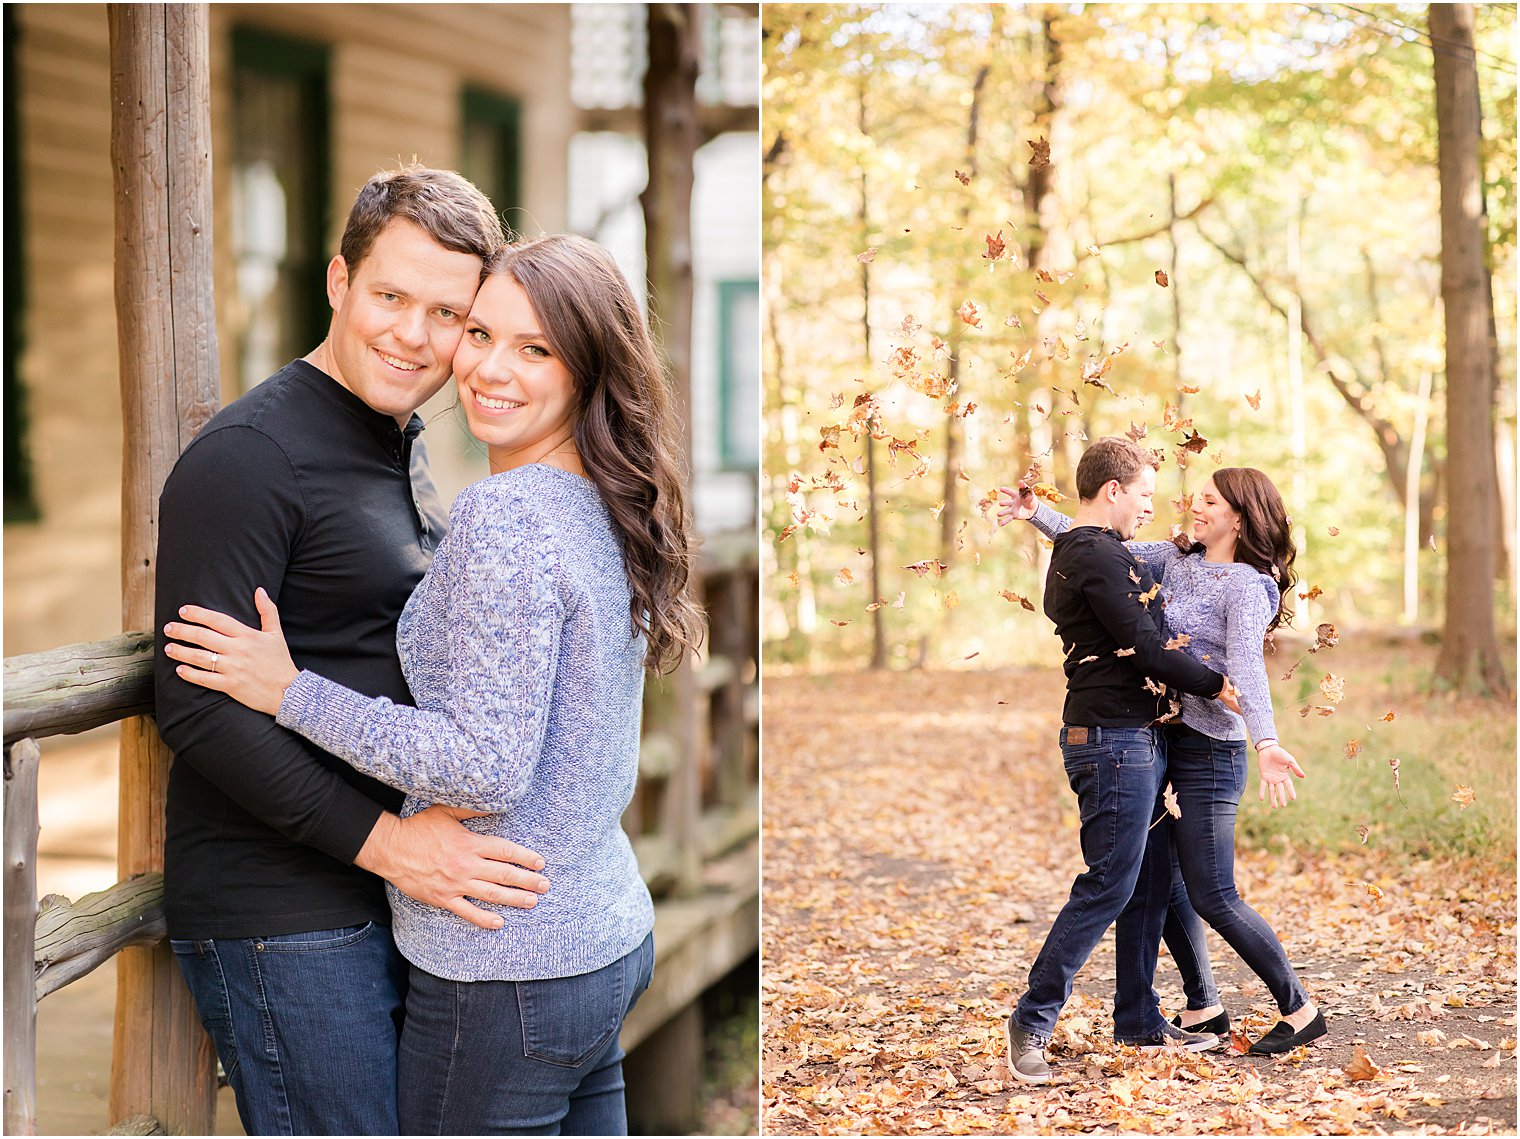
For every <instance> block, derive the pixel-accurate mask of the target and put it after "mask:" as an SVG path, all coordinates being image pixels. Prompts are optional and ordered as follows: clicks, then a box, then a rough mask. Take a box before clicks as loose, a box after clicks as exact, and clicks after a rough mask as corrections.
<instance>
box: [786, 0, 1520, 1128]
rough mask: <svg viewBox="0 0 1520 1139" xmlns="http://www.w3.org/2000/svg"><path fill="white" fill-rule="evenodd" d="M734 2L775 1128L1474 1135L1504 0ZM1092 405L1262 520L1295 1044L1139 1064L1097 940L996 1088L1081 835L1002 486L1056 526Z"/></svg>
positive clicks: (1032, 599)
mask: <svg viewBox="0 0 1520 1139" xmlns="http://www.w3.org/2000/svg"><path fill="white" fill-rule="evenodd" d="M762 20H763V28H762V35H763V43H764V50H763V54H764V66H765V79H764V112H763V123H762V131H763V134H762V139H763V146H764V147H765V163H764V167H763V187H764V188H763V202H764V208H765V219H764V225H765V229H764V233H765V266H764V286H763V287H764V289H765V300H766V308H765V314H766V325H765V329H764V374H765V384H766V387H765V412H764V414H765V417H766V432H765V439H766V443H765V446H766V448H767V449H766V451H765V454H764V460H763V466H764V479H763V483H762V486H763V490H762V495H763V500H762V509H763V518H764V521H763V523H762V525H763V529H764V538H765V540H764V541H762V544H761V549H762V558H763V559H764V561H763V563H762V565H763V570H762V575H761V580H762V581H763V582H764V583H765V585H764V587H763V588H764V591H765V592H764V605H763V616H764V630H763V636H764V641H765V645H764V659H765V665H764V675H765V708H766V715H765V724H764V743H763V748H764V755H765V820H764V867H765V869H764V873H765V883H764V896H765V899H766V905H765V908H764V915H763V921H764V928H763V932H762V943H763V945H764V965H763V970H762V976H763V994H762V1007H763V1009H764V1016H765V1019H764V1027H763V1031H762V1039H763V1048H764V1054H763V1063H762V1067H763V1072H764V1077H763V1083H762V1104H763V1117H764V1120H765V1125H766V1128H767V1130H768V1132H769V1133H774V1134H790V1133H796V1134H818V1133H821V1132H826V1131H842V1132H844V1131H847V1132H851V1133H862V1132H880V1133H896V1134H904V1133H915V1132H922V1131H930V1132H934V1133H950V1134H959V1133H969V1132H973V1131H990V1132H992V1133H1001V1134H1009V1133H1030V1132H1042V1133H1043V1132H1050V1131H1057V1132H1060V1131H1082V1130H1091V1129H1092V1128H1094V1127H1100V1126H1101V1127H1112V1126H1115V1125H1117V1126H1119V1128H1120V1130H1124V1131H1139V1132H1152V1131H1154V1132H1156V1133H1165V1134H1178V1133H1184V1132H1198V1133H1215V1132H1220V1133H1244V1134H1253V1133H1254V1134H1261V1133H1266V1132H1271V1133H1281V1132H1307V1133H1344V1132H1349V1133H1382V1132H1385V1131H1386V1130H1387V1129H1389V1128H1400V1129H1403V1128H1408V1127H1412V1126H1421V1127H1423V1128H1427V1129H1429V1130H1430V1131H1431V1132H1432V1133H1446V1132H1461V1133H1497V1134H1506V1133H1510V1134H1512V1133H1513V1129H1514V1125H1515V1118H1516V1115H1515V1110H1516V1109H1515V1098H1514V1097H1515V1029H1514V1023H1515V1021H1514V1007H1515V1006H1514V991H1515V988H1514V986H1515V958H1514V929H1515V834H1516V817H1515V790H1516V787H1515V776H1516V766H1515V760H1514V756H1515V706H1514V702H1513V666H1514V653H1515V642H1514V627H1515V611H1516V594H1515V587H1516V583H1515V530H1514V517H1515V503H1514V498H1515V463H1514V458H1515V315H1516V290H1515V271H1516V261H1515V192H1516V186H1515V180H1516V145H1515V139H1516V121H1515V63H1514V60H1515V47H1516V45H1515V39H1514V36H1515V6H1514V5H1512V4H1494V5H1481V6H1469V5H1444V4H1443V5H1431V6H1429V7H1428V8H1427V7H1424V6H1415V5H1378V6H1367V5H1363V6H1353V5H1346V4H1271V5H1268V4H1260V5H1246V4H1214V5H1114V4H1089V5H1080V4H1078V5H1054V4H1052V5H977V4H956V5H913V4H890V5H814V4H767V5H765V6H764V8H763V16H762ZM1467 36H1470V37H1471V39H1470V43H1471V47H1470V48H1469V47H1467V46H1466V44H1465V43H1464V38H1465V37H1467ZM1454 72H1455V73H1456V75H1455V78H1454ZM1463 83H1465V84H1466V86H1465V87H1463V86H1462V84H1463ZM1438 89H1439V93H1438ZM1454 90H1455V91H1457V92H1458V94H1457V97H1456V98H1455V99H1453V92H1454ZM1454 162H1455V163H1458V164H1461V163H1465V164H1466V167H1467V169H1466V172H1465V175H1462V176H1459V175H1458V173H1457V171H1456V170H1455V168H1454V167H1453V165H1452V164H1453V163H1454ZM1464 177H1465V179H1466V180H1465V182H1464V181H1463V178H1464ZM1463 187H1465V188H1463ZM1106 434H1130V435H1131V436H1133V437H1137V438H1139V439H1140V441H1141V442H1142V443H1143V444H1144V445H1146V446H1150V447H1153V448H1157V449H1158V450H1160V451H1161V452H1162V453H1163V454H1164V462H1163V465H1162V467H1161V470H1160V472H1159V476H1158V481H1157V488H1158V489H1157V494H1156V520H1155V522H1154V523H1153V524H1152V525H1151V526H1150V527H1149V528H1148V529H1147V530H1146V531H1143V532H1142V534H1141V537H1142V538H1147V539H1159V538H1165V537H1166V536H1167V534H1168V532H1169V531H1170V530H1172V529H1174V528H1175V527H1177V526H1179V525H1183V524H1185V522H1186V521H1187V505H1188V495H1190V494H1191V493H1192V492H1194V491H1196V490H1197V489H1198V487H1200V486H1201V485H1202V484H1203V482H1204V480H1205V479H1206V478H1207V477H1208V474H1209V472H1210V471H1212V470H1213V469H1215V468H1216V467H1219V466H1224V465H1230V466H1236V465H1239V466H1254V467H1259V468H1261V469H1262V470H1264V471H1266V472H1267V473H1268V474H1269V475H1270V476H1271V477H1272V478H1273V479H1274V480H1275V481H1276V483H1277V485H1278V486H1279V488H1280V489H1281V490H1282V492H1283V495H1284V498H1285V499H1286V501H1287V504H1288V509H1289V511H1290V513H1291V514H1292V516H1293V520H1294V531H1295V539H1296V541H1297V544H1298V549H1299V558H1298V561H1297V564H1296V569H1297V571H1298V573H1299V574H1300V575H1301V580H1300V581H1299V583H1298V584H1297V586H1296V587H1295V589H1294V591H1293V592H1294V594H1295V596H1293V597H1292V599H1291V600H1292V604H1293V608H1294V609H1295V611H1296V612H1295V619H1294V622H1293V628H1292V629H1291V630H1287V631H1280V632H1279V633H1278V634H1277V636H1276V638H1275V651H1274V652H1273V653H1272V654H1271V655H1269V657H1268V660H1267V667H1268V672H1269V675H1270V678H1271V683H1272V688H1273V696H1274V704H1275V707H1276V714H1277V720H1278V727H1279V729H1280V731H1281V734H1282V735H1283V737H1284V743H1285V744H1286V745H1287V746H1288V747H1289V748H1290V750H1292V751H1293V752H1294V753H1295V754H1296V755H1298V756H1299V758H1300V759H1301V760H1303V762H1304V764H1305V766H1306V768H1307V769H1308V772H1309V777H1308V779H1306V780H1305V781H1304V782H1303V784H1302V787H1301V793H1300V797H1299V799H1298V801H1297V802H1295V803H1294V804H1293V805H1292V806H1291V807H1290V808H1288V809H1286V810H1277V811H1269V810H1267V809H1266V808H1265V807H1264V806H1263V805H1261V804H1259V803H1258V802H1257V801H1256V796H1255V793H1254V792H1255V775H1254V772H1253V773H1252V774H1251V776H1250V778H1249V780H1248V786H1247V794H1246V801H1245V802H1244V803H1243V804H1242V808H1241V813H1240V820H1239V838H1240V842H1239V845H1238V848H1237V855H1238V857H1237V862H1236V867H1237V880H1238V882H1239V884H1240V888H1241V893H1242V895H1243V896H1247V897H1248V898H1249V900H1250V901H1251V904H1253V905H1254V906H1256V907H1257V908H1258V909H1259V910H1260V911H1261V912H1263V913H1264V914H1266V915H1267V917H1268V919H1269V920H1270V921H1271V922H1272V924H1273V926H1274V928H1276V929H1278V930H1279V931H1282V932H1283V936H1284V938H1285V943H1287V944H1289V945H1290V951H1291V953H1292V954H1293V960H1294V961H1295V964H1296V965H1298V966H1299V967H1301V968H1302V969H1304V970H1305V975H1306V976H1308V977H1311V978H1312V979H1313V980H1312V984H1313V986H1314V990H1315V992H1316V994H1317V998H1316V999H1317V1000H1320V1001H1321V1007H1322V1008H1324V1009H1325V1010H1326V1013H1327V1016H1329V1017H1330V1019H1331V1023H1332V1026H1333V1027H1332V1037H1331V1040H1330V1041H1329V1042H1327V1043H1325V1044H1324V1045H1323V1046H1322V1047H1320V1048H1318V1049H1307V1050H1302V1049H1301V1050H1299V1052H1300V1053H1303V1054H1302V1055H1297V1054H1296V1055H1295V1056H1294V1057H1292V1058H1290V1060H1289V1061H1288V1062H1285V1063H1283V1064H1273V1063H1270V1062H1250V1061H1247V1060H1246V1058H1244V1057H1236V1058H1231V1059H1230V1060H1227V1061H1225V1062H1223V1063H1216V1062H1214V1061H1209V1062H1208V1063H1207V1064H1206V1065H1205V1066H1204V1067H1196V1066H1189V1065H1178V1064H1167V1065H1162V1066H1161V1067H1160V1068H1151V1067H1146V1066H1145V1065H1143V1064H1138V1063H1137V1061H1136V1059H1135V1058H1134V1057H1133V1056H1125V1055H1120V1054H1119V1053H1120V1052H1122V1051H1123V1050H1116V1049H1115V1048H1114V1046H1113V1045H1112V1044H1111V1042H1110V1041H1109V1040H1108V1036H1109V1031H1108V1027H1109V1026H1108V1024H1107V1021H1106V1016H1107V1013H1106V1008H1105V1005H1106V998H1107V993H1106V991H1105V986H1106V985H1107V983H1108V982H1110V981H1111V979H1112V976H1113V964H1112V961H1111V959H1109V958H1106V957H1105V956H1104V954H1105V953H1106V950H1105V949H1104V948H1103V947H1101V946H1100V949H1099V951H1098V953H1097V954H1096V956H1095V958H1094V960H1093V961H1092V962H1090V963H1089V965H1088V966H1087V967H1086V968H1085V969H1084V973H1083V975H1082V977H1081V978H1079V982H1078V988H1079V990H1081V992H1080V993H1079V996H1078V997H1077V998H1076V999H1075V1001H1074V1003H1073V1004H1072V1005H1070V1006H1068V1009H1067V1014H1066V1015H1065V1016H1063V1019H1062V1021H1061V1022H1060V1023H1061V1024H1064V1025H1068V1026H1069V1027H1067V1028H1065V1029H1060V1028H1059V1026H1058V1031H1059V1032H1064V1033H1065V1034H1066V1035H1065V1036H1064V1037H1063V1038H1062V1039H1061V1040H1059V1041H1058V1042H1057V1047H1056V1049H1055V1052H1054V1055H1055V1058H1056V1061H1057V1063H1056V1066H1057V1068H1058V1078H1057V1084H1056V1086H1055V1087H1054V1088H1053V1089H1042V1090H1041V1094H1038V1095H1029V1094H1025V1093H1027V1091H1028V1089H1026V1088H1022V1087H1021V1086H1019V1085H1015V1084H1012V1083H1011V1082H1010V1081H1009V1080H1008V1079H1007V1078H1006V1068H1005V1067H1004V1066H1003V1063H1002V1054H1003V1047H1004V1046H1003V1043H1002V1031H1003V1019H1002V1018H1003V1017H1005V1016H1006V1014H1007V1011H1008V1009H1009V1007H1011V1004H1012V1001H1013V1000H1014V998H1015V997H1016V996H1017V995H1018V992H1019V991H1020V986H1021V982H1022V979H1023V975H1024V970H1025V969H1026V968H1027V966H1028V963H1029V961H1030V960H1032V958H1033V954H1034V953H1035V952H1036V951H1037V949H1038V946H1039V939H1040V937H1041V936H1042V935H1043V934H1044V932H1045V930H1046V929H1047V928H1048V926H1049V920H1050V918H1051V917H1052V916H1053V915H1054V913H1055V910H1056V908H1057V907H1058V906H1059V905H1060V902H1061V901H1062V900H1063V898H1064V897H1065V890H1066V886H1067V884H1068V883H1069V882H1070V880H1071V876H1072V874H1073V873H1075V872H1076V871H1078V870H1080V868H1081V860H1080V858H1079V857H1078V853H1077V851H1078V842H1077V818H1076V810H1075V803H1074V802H1073V800H1072V798H1071V795H1070V793H1069V791H1068V790H1067V789H1066V787H1065V786H1064V782H1063V778H1062V772H1061V767H1060V763H1059V757H1058V756H1057V755H1056V749H1055V747H1054V739H1055V730H1056V726H1057V725H1058V723H1059V717H1060V692H1061V687H1062V684H1061V681H1062V677H1061V674H1060V671H1059V665H1060V661H1061V657H1060V648H1059V643H1058V641H1057V639H1056V637H1055V636H1054V635H1052V630H1051V627H1050V625H1049V622H1048V621H1047V620H1046V619H1045V617H1044V615H1043V613H1042V612H1041V611H1040V603H1041V581H1042V574H1043V571H1044V569H1045V567H1046V566H1047V565H1048V560H1049V548H1048V547H1049V544H1048V542H1045V541H1044V540H1043V539H1042V538H1040V537H1039V536H1038V535H1037V534H1036V533H1035V532H1034V530H1033V528H1032V527H1029V526H1027V525H1025V524H1023V523H1017V524H1014V525H1011V526H1009V527H1007V528H1006V529H1002V530H1000V529H999V528H998V527H997V525H996V488H997V487H998V486H1000V485H1012V484H1013V483H1014V482H1016V481H1017V480H1018V479H1019V478H1020V477H1021V476H1028V477H1030V478H1031V481H1033V482H1035V483H1037V484H1039V487H1038V492H1039V493H1041V494H1042V495H1043V496H1044V497H1046V498H1047V499H1049V500H1051V501H1053V502H1055V503H1056V505H1057V508H1058V509H1062V510H1065V511H1067V512H1068V513H1069V512H1070V511H1071V510H1072V509H1073V508H1074V506H1075V501H1074V499H1075V488H1074V486H1073V472H1074V469H1075V465H1076V461H1077V459H1078V457H1079V456H1080V454H1081V451H1082V450H1083V448H1084V446H1085V445H1086V443H1087V442H1088V441H1089V440H1092V439H1096V438H1099V437H1100V436H1103V435H1106ZM1063 496H1064V497H1063ZM1216 951H1217V958H1218V962H1219V964H1218V966H1217V967H1219V968H1223V969H1225V970H1226V971H1229V970H1232V969H1233V970H1234V971H1235V972H1234V973H1233V974H1232V975H1231V976H1230V977H1229V986H1228V987H1229V990H1230V994H1229V996H1227V998H1226V1001H1227V1003H1228V1004H1229V1007H1230V1009H1231V1012H1232V1015H1235V1014H1237V1013H1238V1014H1240V1016H1243V1017H1245V1018H1246V1022H1247V1024H1248V1025H1249V1028H1250V1031H1251V1033H1252V1034H1254V1033H1256V1032H1257V1031H1264V1030H1265V1028H1266V1027H1267V1026H1268V1025H1269V1024H1270V1023H1271V1021H1272V1019H1273V1017H1274V1015H1275V1010H1274V1009H1273V1007H1272V1006H1271V1004H1270V1002H1269V1001H1268V1000H1267V999H1266V995H1265V993H1264V991H1262V990H1261V989H1260V986H1259V985H1258V984H1257V983H1256V982H1255V980H1254V979H1253V978H1251V977H1249V976H1248V975H1247V973H1246V971H1244V970H1243V968H1242V967H1240V966H1239V963H1238V961H1236V960H1235V958H1234V956H1233V954H1230V953H1228V952H1227V951H1225V950H1224V948H1223V946H1222V945H1216ZM1164 964H1165V963H1164ZM1161 975H1163V976H1165V977H1166V978H1167V979H1166V980H1165V981H1162V982H1158V984H1160V985H1161V988H1162V999H1163V1002H1164V1003H1166V1004H1168V1005H1169V1006H1170V1007H1173V1008H1175V1007H1178V1006H1177V1005H1176V1004H1175V1003H1174V1002H1177V1001H1180V1000H1181V994H1180V992H1179V991H1177V990H1176V988H1175V979H1174V977H1173V976H1172V975H1171V973H1170V970H1169V968H1163V970H1162V971H1161ZM1237 1019H1239V1017H1237ZM1184 1067H1185V1068H1186V1069H1187V1070H1185V1071H1184V1070H1181V1068H1184ZM1264 1089H1265V1090H1264Z"/></svg>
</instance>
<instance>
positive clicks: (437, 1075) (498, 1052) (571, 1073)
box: [401, 934, 689, 1135]
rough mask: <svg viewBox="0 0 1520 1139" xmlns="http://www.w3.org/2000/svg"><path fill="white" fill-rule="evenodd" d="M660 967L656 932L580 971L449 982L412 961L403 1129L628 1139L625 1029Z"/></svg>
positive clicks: (420, 1132)
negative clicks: (621, 1036)
mask: <svg viewBox="0 0 1520 1139" xmlns="http://www.w3.org/2000/svg"><path fill="white" fill-rule="evenodd" d="M653 971H654V935H653V934H650V935H649V936H648V937H646V938H645V939H644V941H643V943H642V944H640V945H639V947H638V948H637V949H635V950H634V951H633V952H632V953H629V954H628V955H627V956H626V957H623V958H621V959H619V960H617V961H614V962H613V963H612V964H611V965H607V966H604V967H603V968H601V969H597V970H595V971H594V972H591V973H582V974H581V975H580V976H577V977H558V978H555V979H553V980H547V981H448V980H444V979H443V978H442V977H435V976H433V975H432V974H431V973H428V972H426V971H424V970H422V969H418V968H417V967H416V966H413V967H412V985H411V993H410V995H409V996H408V997H407V1002H406V1029H405V1031H404V1032H403V1033H402V1034H401V1127H402V1131H403V1133H404V1134H407V1135H626V1134H627V1133H628V1119H627V1116H626V1114H625V1112H624V1108H623V1050H622V1049H621V1048H620V1047H619V1046H618V1030H619V1029H620V1028H621V1027H622V1025H623V1018H624V1017H625V1016H627V1015H628V1012H629V1010H630V1009H632V1008H633V1006H634V1003H635V1002H636V1001H637V1000H638V999H639V996H640V994H642V993H643V992H644V990H645V989H647V988H648V987H649V980H650V977H651V975H652V973H653ZM685 1075H689V1073H686V1074H681V1073H673V1074H672V1078H676V1077H677V1076H680V1077H681V1078H685Z"/></svg>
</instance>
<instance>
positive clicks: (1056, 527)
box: [1029, 502, 1071, 538]
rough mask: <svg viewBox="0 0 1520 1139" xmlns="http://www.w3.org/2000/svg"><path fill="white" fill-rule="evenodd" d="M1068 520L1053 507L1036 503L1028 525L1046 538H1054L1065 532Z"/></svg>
mask: <svg viewBox="0 0 1520 1139" xmlns="http://www.w3.org/2000/svg"><path fill="white" fill-rule="evenodd" d="M1070 521H1071V520H1070V519H1069V518H1067V517H1066V515H1064V514H1062V513H1061V512H1060V511H1059V510H1057V509H1056V508H1055V507H1053V506H1047V505H1046V504H1045V503H1043V502H1036V503H1035V506H1034V514H1033V515H1032V516H1031V517H1030V519H1029V523H1030V525H1032V526H1033V527H1034V528H1035V529H1036V530H1038V531H1039V532H1040V533H1042V534H1044V535H1045V536H1046V537H1047V538H1054V537H1055V536H1056V535H1058V534H1060V533H1062V532H1063V531H1065V530H1066V529H1067V527H1068V525H1069V524H1070Z"/></svg>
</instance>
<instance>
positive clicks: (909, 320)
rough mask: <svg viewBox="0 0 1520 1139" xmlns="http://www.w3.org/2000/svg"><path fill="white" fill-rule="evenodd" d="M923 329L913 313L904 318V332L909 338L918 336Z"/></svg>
mask: <svg viewBox="0 0 1520 1139" xmlns="http://www.w3.org/2000/svg"><path fill="white" fill-rule="evenodd" d="M922 327H923V325H921V324H919V323H918V321H917V320H916V319H914V316H913V314H912V313H909V314H908V315H907V316H905V317H903V318H902V330H903V331H904V332H906V333H907V334H908V335H909V336H917V335H918V330H919V329H920V328H922Z"/></svg>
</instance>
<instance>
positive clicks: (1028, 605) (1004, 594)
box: [998, 589, 1034, 613]
mask: <svg viewBox="0 0 1520 1139" xmlns="http://www.w3.org/2000/svg"><path fill="white" fill-rule="evenodd" d="M998 596H999V597H1001V598H1002V599H1003V600H1004V601H1012V602H1016V603H1017V604H1019V605H1022V606H1023V607H1024V608H1025V609H1028V610H1029V611H1030V612H1031V613H1033V612H1034V602H1032V601H1030V600H1029V598H1027V597H1021V596H1019V595H1018V594H1017V593H1015V592H1014V591H1013V590H1011V589H1000V590H998Z"/></svg>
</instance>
